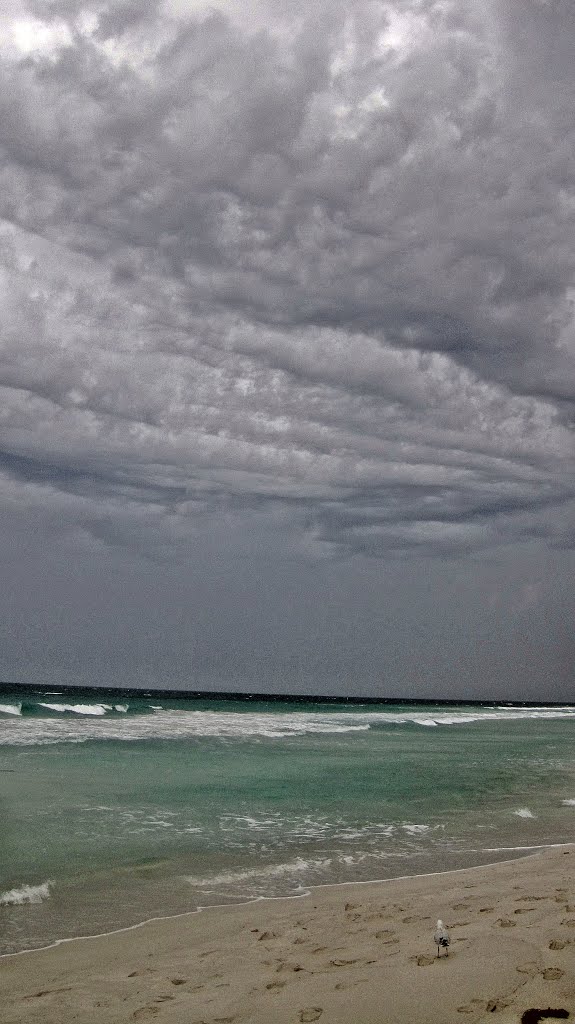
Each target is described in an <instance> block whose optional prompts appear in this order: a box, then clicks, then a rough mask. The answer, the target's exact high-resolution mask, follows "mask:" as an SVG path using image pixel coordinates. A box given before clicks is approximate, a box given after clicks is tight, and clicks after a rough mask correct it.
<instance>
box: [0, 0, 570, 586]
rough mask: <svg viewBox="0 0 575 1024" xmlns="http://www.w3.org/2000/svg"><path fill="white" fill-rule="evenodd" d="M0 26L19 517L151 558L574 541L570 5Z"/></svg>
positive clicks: (14, 13) (9, 509) (186, 4)
mask: <svg viewBox="0 0 575 1024" xmlns="http://www.w3.org/2000/svg"><path fill="white" fill-rule="evenodd" d="M0 29H1V39H2V42H1V44H0V156H1V160H0V295H1V309H2V322H1V325H0V389H1V390H0V394H1V398H2V402H1V405H0V424H1V438H2V440H1V443H0V448H1V450H0V497H1V502H2V508H3V510H4V514H5V515H6V516H7V517H8V518H9V519H10V521H11V522H12V521H13V522H18V521H23V520H24V519H26V517H29V521H30V522H35V523H37V524H40V523H41V524H42V529H43V530H46V532H47V535H48V536H62V535H66V536H67V537H68V538H69V540H70V543H71V544H72V545H73V546H75V547H76V549H78V550H79V549H81V548H82V547H84V548H85V549H86V550H87V551H89V550H92V549H93V548H94V545H96V547H97V546H99V545H102V546H103V547H104V548H107V549H109V550H114V549H129V550H132V551H134V552H137V553H138V554H139V555H142V556H144V557H145V558H148V559H152V560H157V561H159V562H164V563H169V562H170V560H175V561H178V560H179V559H180V558H181V557H182V552H183V551H184V549H185V546H186V544H187V543H188V542H189V539H190V538H191V537H192V538H193V537H196V538H197V537H198V536H201V535H202V531H203V530H206V531H207V532H209V530H210V529H213V528H214V523H217V522H218V521H220V522H221V523H222V524H223V526H222V529H224V530H225V524H226V523H229V522H230V521H232V520H233V522H235V523H238V524H241V529H239V533H241V532H242V530H243V537H244V539H243V541H242V545H243V547H242V550H244V548H245V547H246V545H247V548H248V549H249V548H250V545H255V547H258V544H259V545H260V546H261V545H263V547H264V548H265V547H266V545H267V544H268V543H270V547H271V548H272V549H273V548H274V544H275V547H276V549H277V548H279V549H281V548H282V545H283V544H285V543H287V540H286V538H288V537H289V538H290V539H289V544H290V545H292V546H293V549H298V548H299V550H300V552H301V553H302V555H303V556H304V557H305V558H311V559H312V560H313V559H326V558H327V559H329V558H332V557H334V556H338V557H339V556H342V555H343V556H349V555H351V556H353V555H356V554H361V555H367V556H373V557H377V558H388V559H389V558H390V557H393V558H394V559H396V558H399V557H401V558H405V557H417V556H420V555H423V556H425V557H427V556H438V557H441V558H449V559H459V558H463V557H465V556H468V555H469V554H473V553H474V552H480V551H492V550H493V551H495V550H498V549H500V547H501V545H513V544H522V543H524V544H526V545H532V544H533V543H535V544H536V545H544V546H546V547H547V548H548V549H549V550H552V549H556V548H565V549H566V548H570V547H572V546H573V537H574V529H573V508H574V499H575V479H574V473H573V469H574V458H573V457H574V447H573V410H574V398H575V321H574V313H573V298H574V295H575V290H574V269H575V268H574V261H575V247H574V244H573V238H574V237H575V235H574V227H575V223H574V222H575V160H574V156H573V154H574V153H575V85H574V80H573V66H574V61H575V13H574V10H573V5H572V4H571V3H569V2H567V0H520V2H518V0H481V2H479V0H457V2H453V0H395V2H393V3H374V2H371V0H357V2H356V3H354V4H353V5H351V7H350V5H349V4H347V3H343V2H340V0H318V2H317V3H315V4H314V5H312V6H311V7H306V6H305V5H304V6H303V7H302V5H301V4H297V5H296V4H291V3H285V2H284V3H282V4H279V3H277V2H276V0H261V2H257V3H256V2H255V0H254V3H253V4H251V5H248V7H247V8H246V5H245V4H239V3H236V2H234V0H228V2H225V0H221V2H220V3H217V4H214V5H212V6H211V7H209V8H208V7H207V6H206V7H205V6H204V5H203V4H202V3H199V2H195V0H193V2H192V0H171V2H170V3H161V2H160V0H137V2H131V0H101V2H99V0H87V2H82V0H18V2H17V0H12V3H11V4H8V5H7V7H6V11H5V13H4V14H3V15H2V18H1V24H0ZM254 531H255V532H254ZM270 531H271V533H270ZM206 535H207V533H206ZM272 535H273V537H274V538H275V541H274V544H271V542H269V539H266V538H269V536H272ZM254 536H256V537H257V538H259V540H257V539H256V540H254ZM282 537H283V540H282V539H281V538H282ZM246 538H249V539H248V540H246ZM530 593H531V591H530ZM533 593H536V591H533Z"/></svg>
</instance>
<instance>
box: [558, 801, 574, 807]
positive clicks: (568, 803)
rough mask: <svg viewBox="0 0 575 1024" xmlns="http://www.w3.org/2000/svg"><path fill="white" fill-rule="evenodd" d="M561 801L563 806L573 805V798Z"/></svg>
mask: <svg viewBox="0 0 575 1024" xmlns="http://www.w3.org/2000/svg"><path fill="white" fill-rule="evenodd" d="M561 803H562V804H563V806H564V807H575V800H562V801H561Z"/></svg>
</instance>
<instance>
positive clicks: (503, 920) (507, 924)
mask: <svg viewBox="0 0 575 1024" xmlns="http://www.w3.org/2000/svg"><path fill="white" fill-rule="evenodd" d="M495 923H496V924H498V925H499V927H500V928H516V927H517V921H510V920H509V918H508V917H500V918H498V919H497V921H496V922H495Z"/></svg>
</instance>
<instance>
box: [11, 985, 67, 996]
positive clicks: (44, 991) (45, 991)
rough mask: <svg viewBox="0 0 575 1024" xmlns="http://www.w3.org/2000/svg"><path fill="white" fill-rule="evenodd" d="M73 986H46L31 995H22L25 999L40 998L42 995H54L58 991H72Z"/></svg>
mask: <svg viewBox="0 0 575 1024" xmlns="http://www.w3.org/2000/svg"><path fill="white" fill-rule="evenodd" d="M71 991H72V986H71V985H68V986H67V987H66V988H44V989H42V991H41V992H33V993H32V995H30V996H22V998H23V999H40V998H41V997H42V996H53V995H56V993H58V992H71Z"/></svg>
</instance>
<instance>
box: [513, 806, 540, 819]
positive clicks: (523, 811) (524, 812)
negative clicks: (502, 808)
mask: <svg viewBox="0 0 575 1024" xmlns="http://www.w3.org/2000/svg"><path fill="white" fill-rule="evenodd" d="M513 813H514V814H515V815H517V817H518V818H536V817H537V815H536V814H533V811H530V810H529V808H528V807H520V808H519V810H517V811H513Z"/></svg>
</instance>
